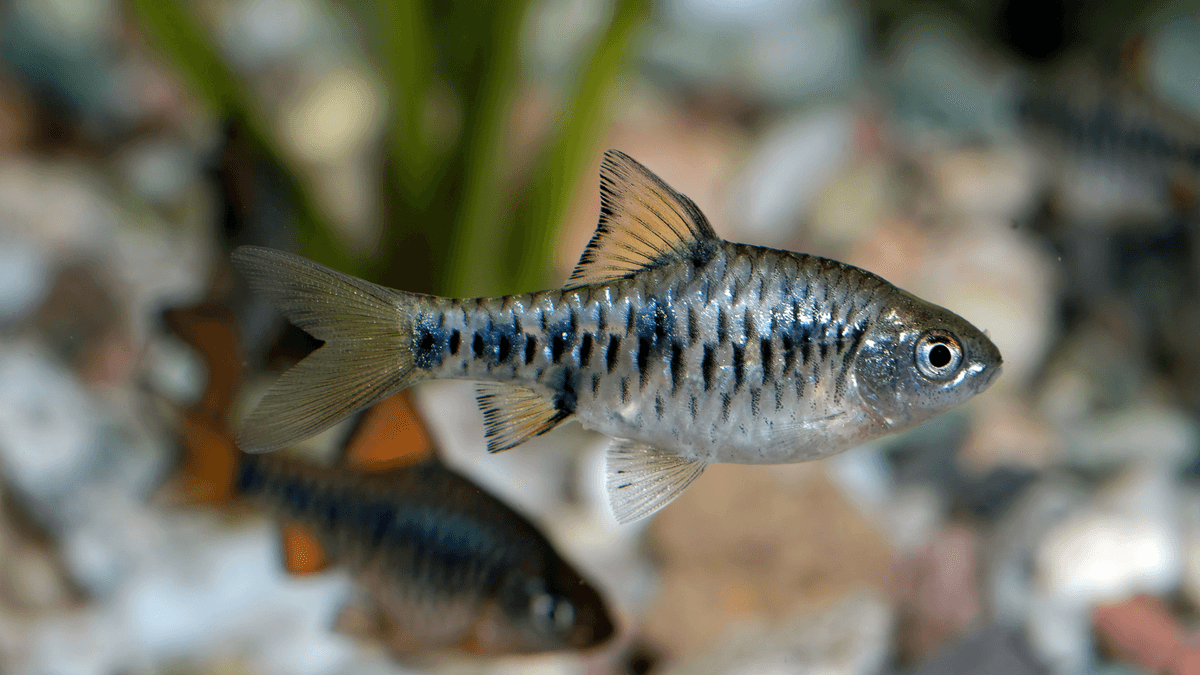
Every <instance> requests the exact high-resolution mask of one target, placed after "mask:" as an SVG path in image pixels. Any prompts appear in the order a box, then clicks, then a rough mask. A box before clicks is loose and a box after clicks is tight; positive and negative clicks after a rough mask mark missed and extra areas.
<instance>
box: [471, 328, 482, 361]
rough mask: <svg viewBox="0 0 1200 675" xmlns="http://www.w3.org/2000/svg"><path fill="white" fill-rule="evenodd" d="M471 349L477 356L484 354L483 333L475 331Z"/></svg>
mask: <svg viewBox="0 0 1200 675" xmlns="http://www.w3.org/2000/svg"><path fill="white" fill-rule="evenodd" d="M471 351H472V352H474V353H475V358H479V357H480V356H483V334H482V333H480V332H479V331H475V339H474V340H471Z"/></svg>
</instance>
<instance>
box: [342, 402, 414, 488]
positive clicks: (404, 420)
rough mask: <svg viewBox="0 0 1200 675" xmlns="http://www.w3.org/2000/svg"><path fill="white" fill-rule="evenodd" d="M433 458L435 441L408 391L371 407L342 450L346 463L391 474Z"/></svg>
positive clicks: (363, 469) (343, 459) (363, 415)
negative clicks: (394, 470)
mask: <svg viewBox="0 0 1200 675" xmlns="http://www.w3.org/2000/svg"><path fill="white" fill-rule="evenodd" d="M432 457H433V439H432V438H431V437H430V435H429V429H428V428H426V427H425V422H424V420H422V419H421V415H420V414H419V413H418V412H417V409H416V407H414V406H413V403H412V398H411V397H410V396H409V395H408V393H407V392H404V391H402V392H399V393H396V394H393V395H391V396H389V397H387V398H385V399H383V400H382V401H380V402H379V403H376V404H375V405H374V406H372V407H370V408H368V409H367V410H366V411H365V412H364V413H363V414H362V416H361V417H360V418H359V420H358V424H357V426H355V428H354V432H353V433H351V434H350V438H349V439H347V441H346V445H345V446H344V447H343V450H342V458H341V460H342V462H343V464H345V465H346V466H352V467H354V468H356V469H359V470H362V471H371V472H376V471H387V470H389V469H395V468H399V467H402V466H407V465H409V464H418V463H420V462H424V461H426V460H428V459H431V458H432Z"/></svg>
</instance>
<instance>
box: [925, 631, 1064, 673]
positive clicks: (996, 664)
mask: <svg viewBox="0 0 1200 675" xmlns="http://www.w3.org/2000/svg"><path fill="white" fill-rule="evenodd" d="M1043 673H1045V668H1043V667H1042V665H1041V664H1040V663H1038V662H1037V661H1036V660H1035V659H1034V658H1033V657H1032V656H1030V654H1029V648H1028V646H1027V645H1026V644H1025V643H1024V641H1023V640H1022V639H1021V637H1020V636H1019V635H1017V634H1015V633H1013V631H1012V630H1011V629H1008V628H1004V627H1002V626H999V625H995V624H992V625H988V626H984V627H983V628H980V629H979V630H978V631H977V632H975V633H974V634H973V635H971V636H969V637H966V638H964V639H962V640H959V641H958V642H956V643H955V644H953V645H951V646H950V647H948V648H946V649H945V650H943V651H942V652H941V653H940V654H938V655H937V656H935V657H933V658H931V659H929V661H927V662H926V663H925V664H924V665H922V666H921V667H920V668H918V669H917V670H916V671H915V673H914V675H1042V674H1043Z"/></svg>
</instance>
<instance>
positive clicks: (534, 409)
mask: <svg viewBox="0 0 1200 675" xmlns="http://www.w3.org/2000/svg"><path fill="white" fill-rule="evenodd" d="M477 392H478V400H479V410H480V411H481V412H482V413H483V426H484V430H485V433H484V436H485V437H486V438H487V441H488V452H500V451H501V450H507V449H509V448H512V447H515V446H518V445H520V444H522V443H524V442H525V441H527V440H529V439H530V438H533V437H534V436H540V435H542V434H544V433H546V432H547V431H550V430H551V429H553V428H554V427H556V426H558V423H559V422H562V421H563V420H565V419H567V418H568V417H570V413H568V412H566V411H564V410H560V409H559V408H558V407H557V406H555V405H554V402H553V401H551V400H550V399H548V398H546V397H545V396H542V395H540V394H538V393H537V392H535V391H533V390H532V389H527V388H525V387H520V386H516V385H511V384H501V383H498V382H481V383H479V388H478V389H477Z"/></svg>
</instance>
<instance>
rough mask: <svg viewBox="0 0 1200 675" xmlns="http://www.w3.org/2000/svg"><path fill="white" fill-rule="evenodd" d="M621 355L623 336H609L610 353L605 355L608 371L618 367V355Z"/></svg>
mask: <svg viewBox="0 0 1200 675" xmlns="http://www.w3.org/2000/svg"><path fill="white" fill-rule="evenodd" d="M620 355H621V336H619V335H610V336H608V354H606V355H605V361H607V362H608V363H607V366H608V372H610V373H611V372H612V371H613V369H614V368H616V367H617V357H618V356H620Z"/></svg>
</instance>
